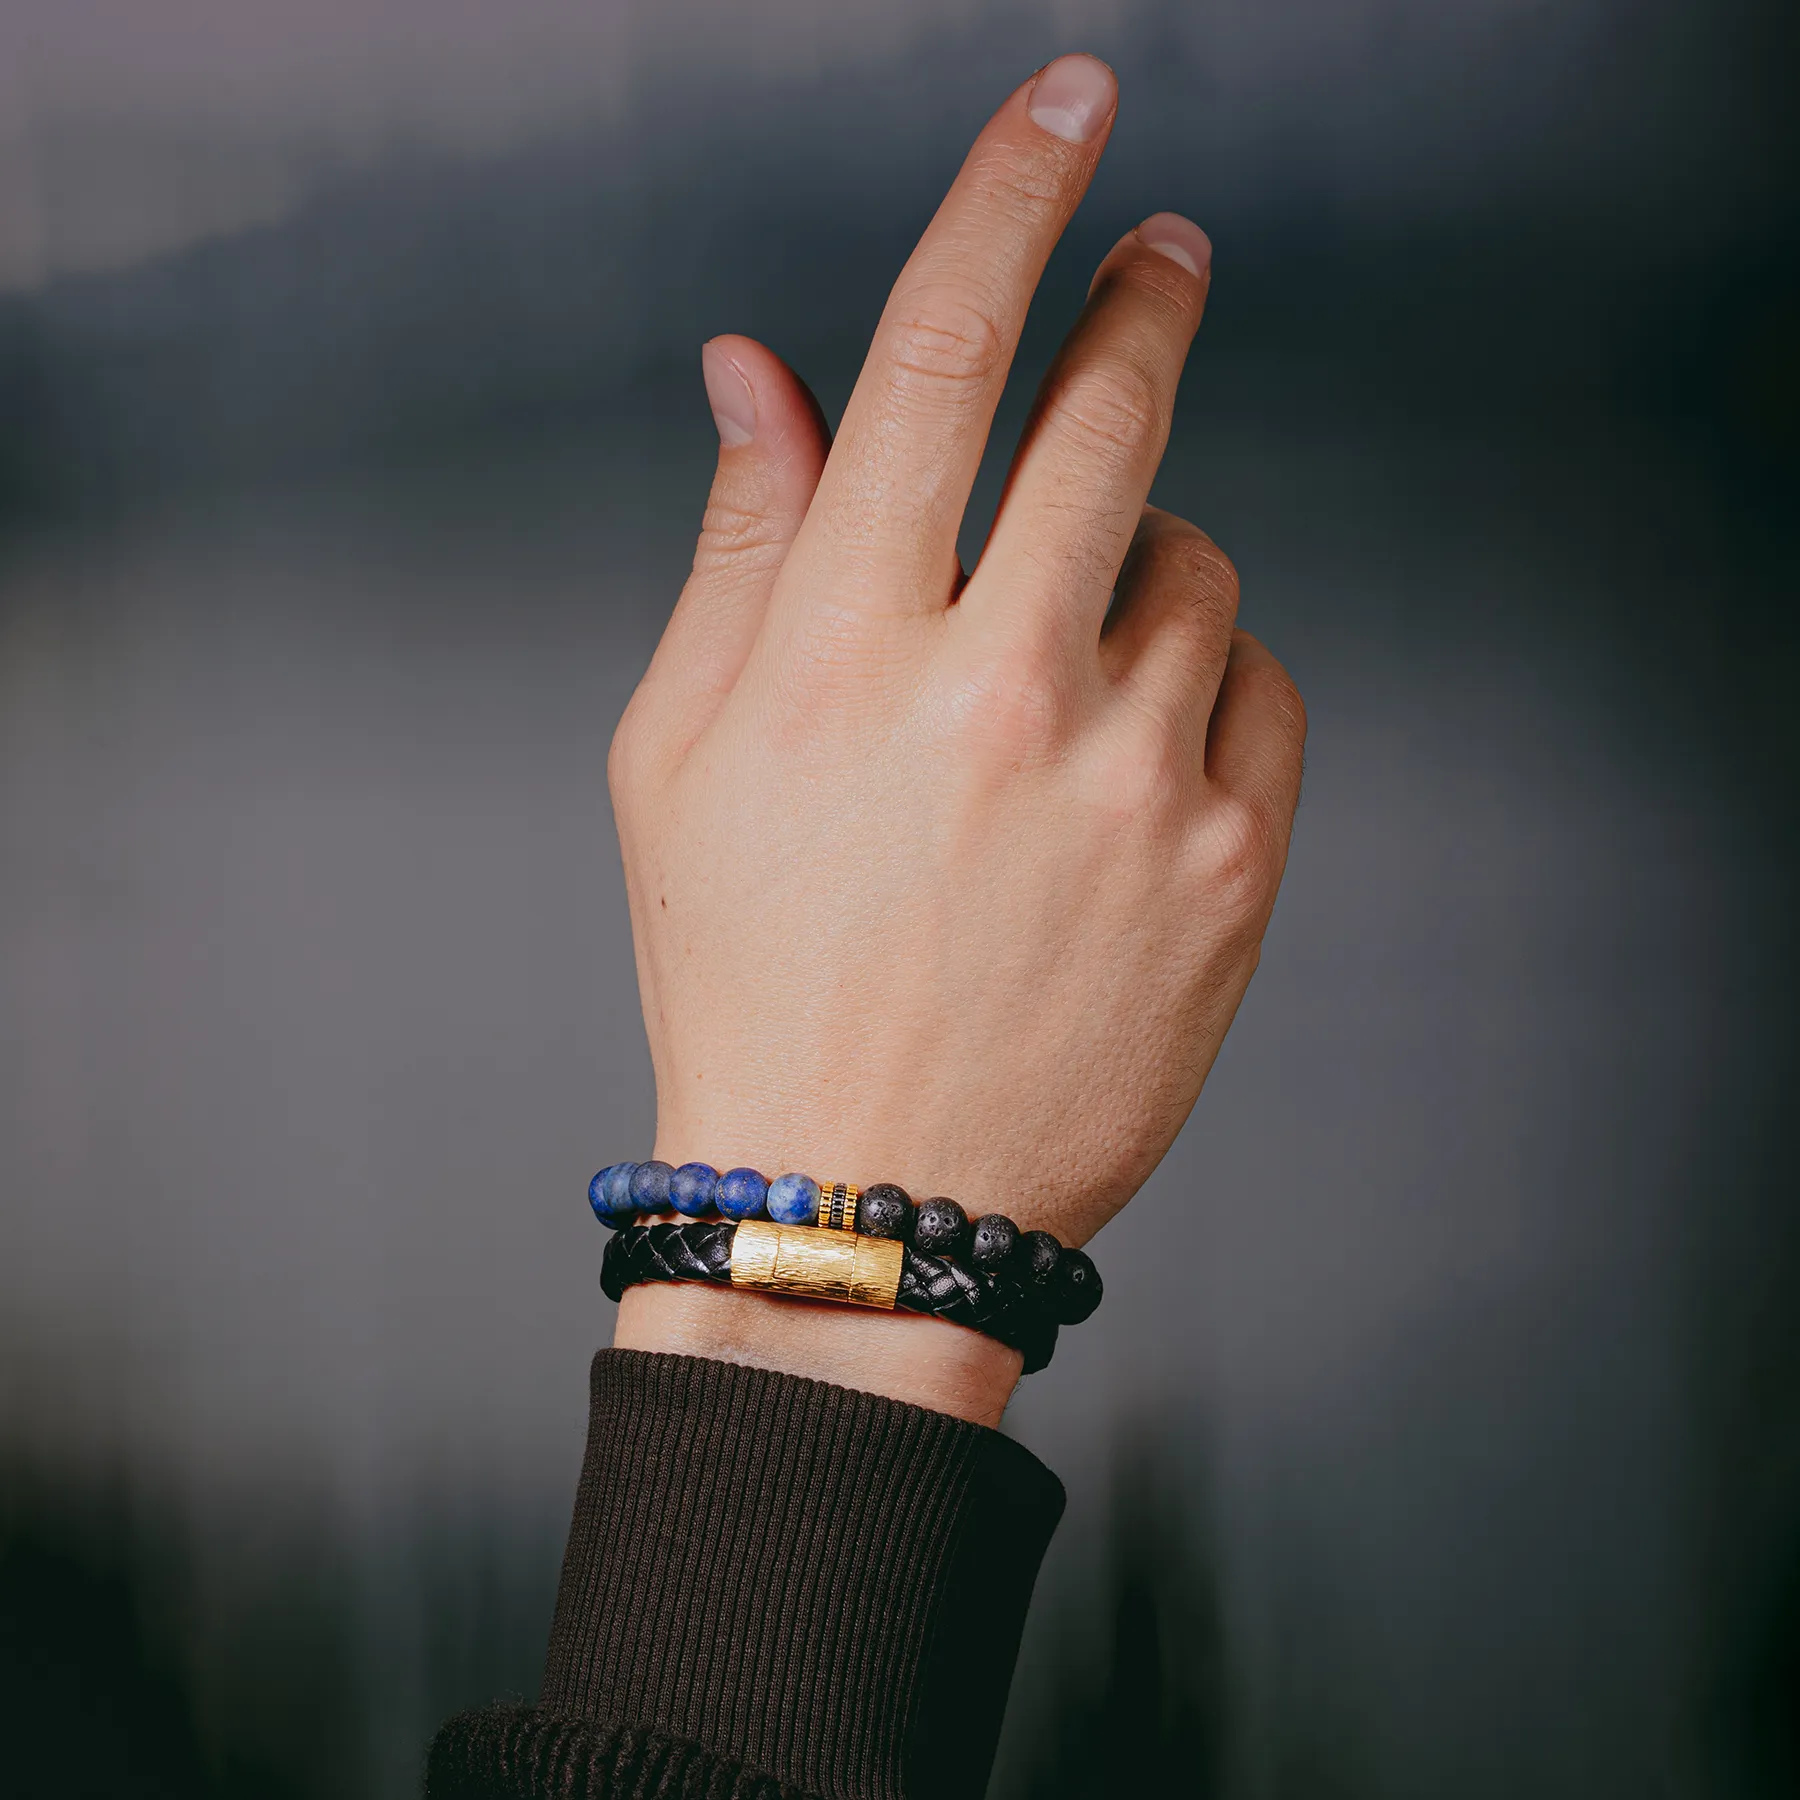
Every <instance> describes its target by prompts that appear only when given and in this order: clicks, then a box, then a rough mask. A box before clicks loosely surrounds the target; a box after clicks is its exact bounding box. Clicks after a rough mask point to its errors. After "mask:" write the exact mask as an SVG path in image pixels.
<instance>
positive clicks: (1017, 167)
mask: <svg viewBox="0 0 1800 1800" xmlns="http://www.w3.org/2000/svg"><path fill="white" fill-rule="evenodd" d="M971 173H972V175H973V177H974V180H973V187H974V190H975V192H976V193H977V194H978V195H979V196H980V198H981V201H982V202H983V203H984V204H985V205H986V206H997V207H1000V208H1002V209H1003V210H1004V211H1005V213H1006V214H1007V215H1009V216H1010V217H1013V218H1016V219H1020V220H1029V219H1034V218H1036V217H1037V216H1038V215H1039V214H1041V213H1042V212H1044V210H1045V209H1046V208H1048V207H1055V206H1060V205H1061V203H1062V200H1063V196H1064V193H1065V191H1066V189H1067V185H1068V177H1067V175H1066V173H1065V172H1064V171H1063V170H1062V169H1061V168H1060V167H1058V165H1057V163H1056V162H1055V161H1054V160H1053V159H1051V158H1049V157H1046V156H1042V155H1037V154H1034V153H1033V152H1031V151H1030V150H1027V149H1025V148H1024V147H1022V146H1020V145H1017V144H1004V143H1002V144H995V145H992V146H990V147H988V148H987V149H985V150H983V151H980V152H977V160H976V162H975V166H974V168H973V170H972V171H971Z"/></svg>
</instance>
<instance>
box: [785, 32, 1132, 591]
mask: <svg viewBox="0 0 1800 1800" xmlns="http://www.w3.org/2000/svg"><path fill="white" fill-rule="evenodd" d="M1117 99H1118V88H1117V84H1116V83H1115V81H1114V79H1113V74H1112V71H1111V70H1110V69H1109V68H1108V67H1107V66H1106V64H1105V63H1103V62H1100V61H1098V60H1097V59H1096V58H1094V57H1091V56H1064V57H1060V58H1059V59H1058V60H1057V61H1055V62H1053V63H1050V64H1049V65H1048V66H1047V67H1045V68H1044V69H1042V70H1040V71H1039V73H1038V74H1037V75H1036V76H1035V77H1034V78H1033V79H1032V80H1031V81H1029V82H1027V83H1026V84H1025V85H1024V86H1023V87H1021V88H1020V89H1019V90H1018V91H1017V92H1016V93H1015V94H1013V96H1012V97H1011V98H1010V99H1009V100H1008V101H1007V102H1006V104H1005V105H1004V106H1002V107H1001V108H1000V110H999V112H997V113H996V114H995V115H994V117H993V118H992V119H991V120H990V121H989V123H988V125H987V128H986V129H985V130H984V131H983V132H982V134H981V136H980V137H979V138H978V139H977V140H976V142H975V146H974V148H973V149H972V150H971V151H970V152H969V156H968V160H967V161H966V162H965V163H964V164H963V167H962V171H961V173H960V174H959V175H958V176H957V178H956V181H955V183H954V185H953V186H952V187H951V189H950V192H949V194H948V195H947V196H946V198H945V200H944V203H943V205H942V206H941V207H939V209H938V212H937V215H936V217H935V218H934V219H933V220H932V222H931V224H930V226H929V227H928V228H927V229H926V232H925V235H924V236H923V237H922V238H921V239H920V241H919V245H918V248H917V249H916V250H914V252H913V254H912V256H911V257H910V258H909V259H908V261H907V264H906V267H905V269H904V270H902V271H901V275H900V279H899V280H898V282H896V283H895V286H894V290H893V292H892V294H891V295H890V296H889V298H888V303H887V307H886V309H885V310H884V311H883V313H882V317H881V323H880V325H879V327H878V328H877V330H876V334H875V340H874V344H873V347H872V348H871V350H870V352H869V357H868V360H867V361H866V362H865V363H864V365H863V369H862V373H861V375H860V376H859V378H858V380H857V383H856V389H855V391H854V393H852V395H851V397H850V404H849V406H848V407H847V408H846V409H845V412H844V418H843V422H842V424H841V425H840V426H839V429H838V435H837V440H836V442H835V444H834V446H833V448H832V452H831V456H830V458H829V460H828V461H827V463H826V466H825V473H824V476H823V477H822V479H821V480H820V482H819V487H818V491H817V493H816V494H815V496H814V499H813V503H812V506H811V509H810V510H809V512H808V514H807V518H806V522H805V524H804V525H803V526H802V527H801V530H800V533H799V535H798V537H797V538H796V540H795V543H794V547H793V550H792V551H791V552H790V553H789V557H788V562H787V566H786V568H785V569H784V570H783V580H782V582H781V584H780V588H781V589H783V590H785V591H786V596H792V597H794V598H793V599H792V600H791V601H790V604H799V605H804V604H805V603H806V602H805V600H804V598H803V597H804V596H809V595H828V596H830V600H831V604H832V605H833V606H834V607H836V606H842V605H843V603H844V601H845V599H846V597H848V596H850V595H854V596H855V603H856V608H857V610H858V611H863V610H869V611H874V612H885V613H889V614H893V613H900V614H907V613H911V614H915V615H916V614H919V613H925V612H936V611H940V610H941V609H942V608H943V607H945V606H946V605H948V603H949V601H950V599H951V598H952V596H953V593H954V590H955V586H956V578H957V572H958V571H957V561H956V535H957V531H958V529H959V528H960V526H961V523H962V515H963V509H964V508H965V507H966V505H967V504H968V498H969V489H970V487H971V486H972V485H973V483H974V480H975V473H976V470H977V468H978V467H979V465H980V462H981V453H982V449H983V447H984V446H985V444H986V442H987V434H988V430H989V427H990V426H991V425H992V423H993V416H994V408H995V406H996V405H997V403H998V402H999V399H1000V393H1001V390H1002V388H1003V387H1004V386H1005V384H1006V376H1007V371H1008V369H1009V368H1010V366H1011V364H1012V358H1013V353H1014V351H1015V349H1016V348H1017V346H1018V341H1019V333H1020V330H1021V328H1022V327H1023V325H1024V321H1025V312H1026V309H1027V307H1028V306H1029V304H1030V301H1031V296H1032V293H1033V291H1034V290H1035V289H1036V287H1037V284H1038V280H1039V277H1040V276H1041V275H1042V274H1043V271H1044V265H1045V263H1046V262H1047V261H1048V260H1049V256H1050V252H1051V250H1052V249H1053V248H1054V247H1055V244H1056V240H1057V239H1058V238H1059V237H1060V236H1061V235H1062V232H1063V227H1064V226H1065V225H1067V223H1068V221H1069V218H1070V215H1071V214H1072V213H1073V212H1074V210H1075V207H1076V205H1077V203H1078V202H1079V201H1080V199H1081V196H1082V194H1083V193H1084V192H1085V191H1086V189H1087V185H1088V182H1089V180H1090V179H1091V178H1092V175H1093V172H1094V165H1095V164H1096V163H1097V162H1098V160H1099V157H1100V150H1101V146H1102V144H1103V143H1104V141H1105V137H1106V132H1107V129H1108V127H1109V126H1110V125H1111V123H1112V118H1113V112H1114V109H1115V107H1116V104H1117ZM783 599H784V595H783V593H782V592H781V591H779V590H778V592H777V596H776V606H777V609H778V610H779V609H780V608H781V605H782V601H783Z"/></svg>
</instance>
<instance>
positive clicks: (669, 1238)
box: [600, 1219, 1057, 1375]
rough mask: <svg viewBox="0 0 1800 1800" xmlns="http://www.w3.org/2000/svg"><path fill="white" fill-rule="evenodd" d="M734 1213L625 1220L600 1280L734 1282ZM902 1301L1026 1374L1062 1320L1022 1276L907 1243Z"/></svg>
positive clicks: (618, 1284)
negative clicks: (1020, 1359)
mask: <svg viewBox="0 0 1800 1800" xmlns="http://www.w3.org/2000/svg"><path fill="white" fill-rule="evenodd" d="M736 1235H737V1224H736V1222H735V1221H733V1220H730V1219H721V1220H713V1219H684V1220H681V1221H678V1222H670V1223H664V1224H659V1225H627V1226H625V1227H624V1228H623V1229H622V1230H619V1231H615V1232H614V1233H613V1234H612V1237H611V1238H610V1239H609V1240H608V1241H607V1245H606V1253H605V1255H604V1257H603V1258H602V1259H601V1263H600V1286H601V1289H602V1291H603V1292H604V1293H605V1295H606V1297H607V1299H609V1300H617V1299H618V1298H619V1296H620V1295H621V1294H622V1293H624V1291H625V1290H626V1289H627V1288H628V1287H635V1286H636V1285H637V1284H638V1283H639V1282H641V1281H712V1282H718V1283H722V1284H724V1285H726V1286H729V1285H730V1282H731V1244H732V1239H733V1238H734V1237H735V1236H736ZM894 1304H895V1305H896V1306H901V1307H905V1308H906V1310H907V1311H908V1312H916V1313H924V1314H926V1315H927V1316H929V1317H931V1318H937V1319H948V1320H949V1321H950V1322H951V1323H952V1324H953V1325H967V1326H968V1327H969V1328H970V1329H971V1330H974V1331H981V1332H985V1333H986V1334H987V1335H988V1336H989V1337H992V1338H998V1339H999V1340H1000V1342H1001V1343H1003V1344H1010V1345H1011V1346H1012V1348H1013V1349H1015V1350H1018V1351H1020V1352H1022V1353H1023V1355H1024V1358H1025V1373H1026V1374H1027V1375H1033V1374H1036V1373H1037V1371H1038V1370H1039V1369H1041V1368H1043V1367H1044V1366H1045V1364H1046V1363H1048V1362H1049V1360H1050V1357H1051V1353H1052V1352H1053V1351H1054V1350H1055V1348H1056V1330H1057V1328H1056V1321H1055V1320H1054V1319H1052V1318H1051V1317H1050V1316H1049V1314H1048V1313H1047V1312H1046V1311H1045V1310H1044V1306H1043V1303H1042V1301H1041V1300H1040V1299H1039V1298H1038V1297H1037V1296H1036V1295H1035V1294H1034V1293H1033V1292H1032V1291H1031V1290H1030V1289H1028V1288H1027V1287H1026V1286H1025V1285H1024V1284H1023V1283H1022V1282H1018V1281H1014V1280H1012V1279H1010V1278H1009V1277H1007V1276H1005V1275H996V1274H992V1273H990V1272H989V1271H988V1270H985V1269H969V1268H965V1267H964V1266H963V1265H962V1264H961V1263H953V1262H951V1261H950V1260H949V1259H948V1258H946V1257H942V1256H929V1255H927V1254H926V1253H925V1252H924V1251H923V1250H915V1249H913V1247H912V1246H911V1245H910V1244H908V1245H906V1246H905V1248H904V1255H903V1258H902V1261H901V1265H900V1288H899V1292H898V1293H897V1294H896V1295H895V1296H894Z"/></svg>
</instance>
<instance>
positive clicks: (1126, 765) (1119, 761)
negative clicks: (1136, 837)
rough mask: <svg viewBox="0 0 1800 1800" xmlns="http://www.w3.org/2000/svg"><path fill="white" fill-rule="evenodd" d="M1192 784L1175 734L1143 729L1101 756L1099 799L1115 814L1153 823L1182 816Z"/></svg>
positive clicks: (1161, 730)
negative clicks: (1104, 755) (1190, 784)
mask: <svg viewBox="0 0 1800 1800" xmlns="http://www.w3.org/2000/svg"><path fill="white" fill-rule="evenodd" d="M1188 788H1189V775H1188V771H1187V770H1186V768H1185V767H1184V765H1183V758H1182V756H1181V753H1180V750H1179V747H1178V746H1177V744H1176V742H1175V740H1174V736H1173V734H1172V733H1171V732H1169V731H1167V730H1163V729H1140V730H1136V731H1133V732H1131V733H1129V734H1128V735H1126V736H1125V737H1124V738H1123V739H1122V740H1121V741H1119V742H1117V743H1115V744H1114V745H1113V747H1112V748H1111V750H1110V753H1109V754H1108V755H1107V756H1106V757H1105V759H1104V760H1103V762H1102V765H1101V769H1100V775H1099V782H1098V799H1099V801H1100V803H1101V805H1102V806H1104V808H1105V809H1106V811H1107V812H1108V813H1110V814H1112V815H1113V816H1114V817H1116V818H1120V819H1124V820H1129V821H1132V822H1134V823H1139V824H1148V825H1150V826H1152V827H1155V826H1157V825H1160V824H1162V823H1164V822H1166V821H1169V820H1172V819H1176V818H1179V817H1180V816H1181V815H1182V813H1183V811H1184V807H1185V802H1186V796H1187V793H1188Z"/></svg>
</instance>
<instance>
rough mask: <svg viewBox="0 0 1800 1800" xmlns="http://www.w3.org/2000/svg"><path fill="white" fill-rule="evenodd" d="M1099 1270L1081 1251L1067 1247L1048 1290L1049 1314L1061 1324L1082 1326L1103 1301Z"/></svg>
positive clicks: (1060, 1257)
mask: <svg viewBox="0 0 1800 1800" xmlns="http://www.w3.org/2000/svg"><path fill="white" fill-rule="evenodd" d="M1102 1291H1103V1290H1102V1289H1101V1286H1100V1271H1099V1270H1098V1269H1096V1268H1095V1267H1094V1264H1093V1259H1092V1258H1091V1257H1089V1256H1086V1255H1084V1254H1083V1253H1082V1252H1081V1251H1079V1250H1065V1251H1064V1252H1063V1253H1062V1255H1061V1256H1059V1257H1058V1258H1057V1259H1056V1269H1055V1272H1054V1273H1053V1274H1052V1275H1051V1277H1050V1280H1049V1283H1048V1285H1047V1287H1046V1290H1045V1298H1046V1300H1047V1301H1048V1303H1049V1307H1050V1316H1051V1317H1052V1318H1053V1319H1055V1320H1056V1322H1057V1323H1058V1324H1059V1325H1079V1324H1080V1323H1081V1322H1082V1320H1084V1319H1086V1318H1088V1317H1090V1316H1091V1315H1092V1313H1093V1310H1094V1308H1095V1307H1096V1306H1098V1305H1099V1304H1100V1296H1101V1293H1102Z"/></svg>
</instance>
